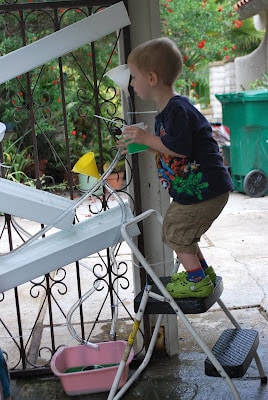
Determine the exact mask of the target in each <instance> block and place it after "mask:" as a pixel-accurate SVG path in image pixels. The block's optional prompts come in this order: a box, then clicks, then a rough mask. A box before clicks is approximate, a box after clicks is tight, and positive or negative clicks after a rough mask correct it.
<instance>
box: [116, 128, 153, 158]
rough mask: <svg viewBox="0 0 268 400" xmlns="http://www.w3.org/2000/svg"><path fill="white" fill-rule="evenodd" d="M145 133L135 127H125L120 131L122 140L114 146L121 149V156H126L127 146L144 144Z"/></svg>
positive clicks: (143, 130)
mask: <svg viewBox="0 0 268 400" xmlns="http://www.w3.org/2000/svg"><path fill="white" fill-rule="evenodd" d="M143 126H144V125H143ZM145 128H147V127H145ZM145 133H146V131H145V129H142V128H141V127H139V126H137V125H127V126H125V127H124V129H123V131H122V138H121V139H119V140H118V141H117V144H116V145H117V147H118V148H120V149H123V151H122V154H127V153H128V150H127V145H129V144H132V143H138V144H144V135H145Z"/></svg>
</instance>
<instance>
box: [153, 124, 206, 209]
mask: <svg viewBox="0 0 268 400" xmlns="http://www.w3.org/2000/svg"><path fill="white" fill-rule="evenodd" d="M165 134H166V132H165V130H164V128H163V126H161V129H160V137H161V136H164V135H165ZM156 165H157V169H158V177H159V179H160V182H161V183H162V185H163V187H164V188H165V189H166V190H169V189H170V187H172V188H173V189H174V190H175V191H176V192H177V193H178V194H186V195H187V196H190V197H195V198H197V199H198V200H199V201H201V200H203V195H202V191H203V190H204V189H206V188H207V187H208V182H203V173H202V172H201V171H199V164H197V163H196V161H193V162H190V161H189V158H188V157H184V158H179V157H173V156H170V155H167V154H163V153H157V154H156Z"/></svg>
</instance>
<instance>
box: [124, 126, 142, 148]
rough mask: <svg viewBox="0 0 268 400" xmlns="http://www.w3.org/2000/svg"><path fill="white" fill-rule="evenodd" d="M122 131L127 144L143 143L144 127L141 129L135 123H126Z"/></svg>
mask: <svg viewBox="0 0 268 400" xmlns="http://www.w3.org/2000/svg"><path fill="white" fill-rule="evenodd" d="M122 133H123V137H124V139H125V141H126V142H128V144H131V143H138V144H144V134H145V129H142V128H141V127H139V126H137V125H127V126H125V127H124V129H123V131H122Z"/></svg>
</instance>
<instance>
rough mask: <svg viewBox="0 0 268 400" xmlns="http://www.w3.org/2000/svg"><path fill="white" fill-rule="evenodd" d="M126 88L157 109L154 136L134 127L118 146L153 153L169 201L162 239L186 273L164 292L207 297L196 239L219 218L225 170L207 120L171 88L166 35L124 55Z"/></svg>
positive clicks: (226, 185) (173, 68)
mask: <svg viewBox="0 0 268 400" xmlns="http://www.w3.org/2000/svg"><path fill="white" fill-rule="evenodd" d="M127 63H128V67H129V70H130V74H131V82H130V84H131V86H132V87H133V88H134V91H135V92H136V93H137V95H138V96H139V97H140V98H141V99H144V100H153V101H154V102H155V104H156V107H157V109H158V114H157V115H156V118H155V134H151V133H149V132H147V131H146V130H144V129H141V128H139V127H137V126H127V127H125V128H124V132H123V139H121V140H119V142H118V146H119V147H121V148H125V147H126V141H127V143H128V144H130V143H139V144H145V145H147V146H148V147H149V148H150V149H152V150H153V151H155V154H156V166H157V170H158V176H159V179H160V181H161V183H162V185H163V186H164V188H165V189H166V190H168V192H169V195H170V196H171V197H172V199H173V201H172V203H171V204H170V206H169V207H168V209H167V211H166V214H165V217H164V222H163V231H162V237H163V241H164V243H166V244H167V245H168V246H169V247H171V248H172V249H173V250H174V251H175V252H176V254H177V257H178V259H179V261H180V262H181V263H182V265H183V267H184V268H185V270H186V271H183V272H180V273H176V274H174V275H173V276H172V277H171V282H170V283H169V284H168V285H167V290H168V291H169V293H170V294H171V295H172V297H174V298H184V297H207V296H209V295H210V294H211V293H212V292H213V290H214V283H215V281H216V274H215V272H214V270H213V268H212V267H211V266H208V265H207V263H206V261H205V259H204V257H203V254H202V252H201V251H200V248H199V246H198V242H199V241H200V238H201V236H202V235H203V234H204V233H205V232H206V231H207V230H208V228H209V227H210V226H211V224H212V223H213V221H214V220H215V219H216V218H217V217H218V216H219V214H220V213H221V211H222V209H223V208H224V206H225V205H226V203H227V201H228V197H229V192H230V191H232V190H233V183H232V181H231V178H230V174H229V172H228V170H227V168H226V167H225V165H224V163H223V159H222V157H221V155H220V152H219V148H218V145H217V143H216V141H215V140H214V139H213V137H212V130H211V125H210V123H209V122H208V121H207V120H206V118H205V117H204V116H203V115H202V114H201V113H200V112H199V111H198V110H197V109H196V108H195V107H194V106H193V105H192V104H191V103H190V102H189V100H188V99H187V98H186V97H184V96H180V95H179V94H178V93H176V92H175V89H174V83H175V81H176V79H177V78H178V76H179V75H180V73H181V71H182V57H181V54H180V51H179V49H178V48H177V46H176V45H175V43H174V42H173V41H171V40H170V39H168V38H158V39H154V40H150V41H148V42H145V43H143V44H141V45H139V46H138V47H136V48H135V49H134V50H133V51H132V52H131V53H130V55H129V57H128V61H127Z"/></svg>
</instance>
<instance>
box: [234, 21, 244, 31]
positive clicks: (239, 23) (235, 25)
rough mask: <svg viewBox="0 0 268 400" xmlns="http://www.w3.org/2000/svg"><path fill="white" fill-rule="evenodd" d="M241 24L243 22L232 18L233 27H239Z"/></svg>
mask: <svg viewBox="0 0 268 400" xmlns="http://www.w3.org/2000/svg"><path fill="white" fill-rule="evenodd" d="M242 25H243V22H242V21H239V20H238V19H235V20H234V27H235V29H238V28H240V27H241V26H242Z"/></svg>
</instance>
